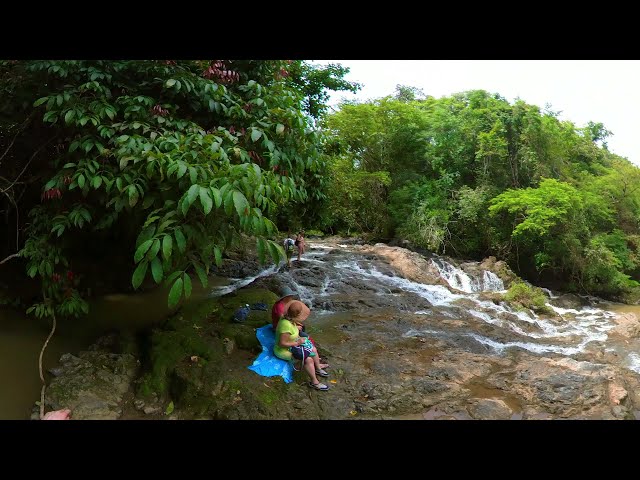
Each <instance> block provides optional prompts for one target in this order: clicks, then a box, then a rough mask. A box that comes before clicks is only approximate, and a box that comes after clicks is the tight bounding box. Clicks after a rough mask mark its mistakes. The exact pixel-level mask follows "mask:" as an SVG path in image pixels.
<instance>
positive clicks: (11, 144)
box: [0, 112, 35, 163]
mask: <svg viewBox="0 0 640 480" xmlns="http://www.w3.org/2000/svg"><path fill="white" fill-rule="evenodd" d="M34 115H35V112H33V113H32V114H31V115H29V116H28V117H27V119H26V120H25V121H24V124H23V125H22V128H21V129H20V130H18V131H17V132H16V134H15V135H14V136H13V140H11V143H10V144H9V146H8V147H7V149H6V150H5V151H4V153H3V154H2V156H1V157H0V163H1V162H2V159H3V158H4V157H5V155H6V154H7V153H9V150H11V147H12V146H13V143H14V142H15V141H16V138H18V135H19V134H20V133H21V132H22V131H23V130H24V129H25V128H26V126H27V124H28V123H29V121H30V120H31V119H32V118H33V116H34Z"/></svg>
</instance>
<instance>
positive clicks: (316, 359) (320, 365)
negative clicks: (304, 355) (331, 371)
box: [311, 347, 329, 369]
mask: <svg viewBox="0 0 640 480" xmlns="http://www.w3.org/2000/svg"><path fill="white" fill-rule="evenodd" d="M312 351H313V353H315V354H316V356H315V357H311V358H313V363H315V365H316V368H317V369H325V368H327V367H328V366H329V364H328V363H320V354H319V353H318V349H317V348H316V347H313V349H312Z"/></svg>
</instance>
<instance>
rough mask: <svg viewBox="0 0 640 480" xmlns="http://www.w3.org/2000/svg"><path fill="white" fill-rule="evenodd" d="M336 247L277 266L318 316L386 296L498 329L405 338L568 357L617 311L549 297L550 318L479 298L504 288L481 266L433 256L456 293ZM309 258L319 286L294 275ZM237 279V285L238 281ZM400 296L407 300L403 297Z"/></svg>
mask: <svg viewBox="0 0 640 480" xmlns="http://www.w3.org/2000/svg"><path fill="white" fill-rule="evenodd" d="M335 248H336V247H335V245H334V246H330V247H325V246H324V245H322V244H319V245H318V244H316V245H314V248H312V249H310V250H309V251H308V252H307V253H305V255H304V257H303V263H302V264H298V265H295V262H294V266H293V267H292V269H291V270H289V271H287V270H283V269H282V270H280V272H279V273H278V275H279V276H280V277H281V280H282V281H283V282H284V283H286V284H288V285H290V286H291V288H293V289H294V290H295V291H296V293H298V294H299V295H300V297H301V299H302V300H303V301H304V302H306V303H307V304H309V306H311V307H312V308H313V309H314V312H316V313H317V314H318V315H323V314H329V313H331V312H335V311H336V310H340V308H339V307H338V308H336V307H335V306H334V305H336V303H335V302H334V303H331V299H336V298H340V299H341V301H343V302H342V303H341V304H343V303H344V302H348V301H351V302H354V301H356V300H361V301H362V302H364V304H366V303H367V301H368V300H367V299H372V298H374V297H375V298H377V299H378V300H377V302H381V301H382V300H386V301H387V303H386V304H385V305H389V306H391V307H392V308H393V305H399V307H397V308H400V309H402V310H404V309H406V308H410V306H411V305H415V308H414V309H413V313H414V314H416V315H421V316H423V318H429V317H433V315H434V314H437V315H439V316H441V317H445V318H455V319H465V318H467V319H470V318H474V319H477V320H479V321H480V322H481V323H484V324H486V325H490V326H491V328H493V329H497V330H495V332H496V335H497V336H495V337H494V336H493V335H492V334H491V333H489V334H487V333H486V332H485V331H484V330H483V332H482V333H481V332H479V331H474V330H473V329H472V328H470V329H467V330H466V331H460V332H451V331H449V332H447V331H444V330H442V331H441V330H439V329H434V328H425V329H424V330H421V329H415V328H414V329H407V331H406V332H404V335H405V336H407V337H411V336H425V335H427V336H435V337H438V336H446V337H455V336H456V335H457V336H459V337H467V338H471V339H474V340H475V341H476V342H478V343H480V344H482V345H484V346H485V347H487V348H489V349H491V350H493V351H494V352H495V354H496V355H500V354H503V353H504V352H506V351H509V350H510V349H513V348H521V349H524V350H527V351H529V352H531V353H535V354H559V355H564V356H569V357H571V356H573V355H576V354H579V353H582V352H585V350H586V349H587V348H589V346H590V345H592V344H606V342H607V339H608V334H607V332H609V331H610V330H611V329H613V328H614V327H615V324H614V322H613V321H612V319H613V318H614V317H615V314H614V313H613V312H609V311H606V310H603V309H599V308H593V307H585V308H576V309H563V308H560V307H557V306H554V305H552V304H548V306H549V307H550V308H551V309H553V311H554V312H555V313H556V314H557V315H558V317H560V318H558V317H556V318H553V317H551V318H549V316H539V315H536V314H535V313H533V312H531V311H528V312H525V311H515V310H513V309H512V308H511V307H509V306H508V305H506V304H505V303H500V304H496V303H493V302H491V301H483V300H480V299H479V298H478V296H479V295H478V293H479V292H482V291H496V292H500V291H504V284H503V282H502V280H501V279H500V278H499V277H498V276H497V275H495V274H494V273H493V272H490V271H486V270H478V271H479V272H482V273H481V274H480V273H479V274H478V275H477V276H471V275H469V274H468V273H466V272H465V271H463V270H461V269H460V268H458V267H455V266H453V265H451V264H450V263H448V262H447V261H445V260H444V259H442V258H440V257H436V258H433V259H432V262H433V263H434V265H436V267H437V268H438V271H439V272H440V274H441V276H442V278H443V279H445V280H446V281H447V283H448V284H449V285H450V286H451V287H452V288H454V289H456V291H457V292H456V293H453V292H452V291H451V290H449V289H448V288H446V287H445V286H442V285H427V284H423V283H419V282H414V281H411V280H408V279H406V278H403V277H401V276H398V275H396V274H394V273H392V272H389V270H388V269H387V268H382V264H381V262H376V261H375V259H371V258H370V257H368V256H367V257H365V256H362V255H358V252H357V249H356V248H354V247H353V246H348V245H341V246H339V249H340V255H328V253H329V252H330V251H332V250H335ZM314 265H317V266H321V265H322V266H324V267H326V269H325V270H324V271H323V274H324V275H325V277H324V278H322V280H321V281H318V282H316V283H317V286H313V285H311V284H308V283H307V282H300V281H298V280H300V278H304V277H305V276H306V275H307V274H308V273H309V274H310V272H311V270H310V269H313V268H316V269H317V268H318V267H314ZM271 273H273V270H269V269H267V270H265V271H264V272H262V273H261V274H260V275H259V276H263V275H269V274H271ZM247 280H249V281H247V282H245V281H243V282H242V284H247V283H250V281H252V279H247ZM234 285H236V288H238V287H239V286H240V285H241V284H240V283H236V284H234ZM354 285H356V287H357V289H356V290H354V289H353V286H354ZM365 285H366V288H365V287H364V286H365ZM227 288H231V287H227ZM460 292H464V293H460ZM549 293H551V292H549ZM371 295H373V297H371ZM550 296H551V295H550ZM405 297H407V298H408V300H405V301H404V302H403V298H405ZM345 298H346V300H345ZM411 298H414V299H420V302H422V303H423V304H424V305H431V306H432V307H431V308H424V307H423V306H422V305H418V303H419V301H417V300H411ZM381 299H382V300H381ZM460 301H464V302H467V304H469V302H471V303H470V304H473V305H475V306H474V307H472V308H471V307H468V306H465V307H460V306H459V305H458V303H459V302H460ZM372 302H374V301H373V300H372ZM327 305H328V307H326V306H327ZM466 321H468V320H466ZM500 332H502V333H500ZM498 333H499V334H498ZM505 338H506V339H507V340H505ZM625 355H626V357H627V359H626V365H627V368H629V369H631V370H634V371H638V372H639V373H640V357H639V356H637V355H636V356H634V355H635V354H634V353H633V352H627V353H625Z"/></svg>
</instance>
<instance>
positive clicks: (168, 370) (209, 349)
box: [140, 324, 221, 396]
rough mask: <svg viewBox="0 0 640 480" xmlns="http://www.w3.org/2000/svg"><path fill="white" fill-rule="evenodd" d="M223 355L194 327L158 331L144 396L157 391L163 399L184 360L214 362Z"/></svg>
mask: <svg viewBox="0 0 640 480" xmlns="http://www.w3.org/2000/svg"><path fill="white" fill-rule="evenodd" d="M178 325H179V324H178ZM220 355H221V350H220V349H215V348H214V346H213V343H212V342H207V341H205V340H204V338H202V336H201V334H200V331H199V330H197V329H195V328H194V327H193V326H192V325H182V326H180V327H179V328H178V329H177V330H175V331H161V330H154V332H153V333H152V336H151V351H150V355H149V356H150V360H151V369H150V372H148V373H147V374H146V375H145V376H144V378H143V381H142V384H141V388H140V393H141V394H142V395H143V396H147V395H149V394H150V393H151V392H155V393H157V394H158V395H161V396H162V395H164V394H165V393H166V392H167V387H168V379H169V377H170V375H171V374H172V373H173V370H174V369H175V368H176V366H177V365H178V364H179V363H180V362H181V361H183V360H185V359H187V358H190V357H191V356H198V357H201V358H203V359H204V360H212V359H216V358H219V357H220Z"/></svg>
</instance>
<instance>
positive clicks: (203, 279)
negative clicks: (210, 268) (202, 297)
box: [193, 262, 209, 288]
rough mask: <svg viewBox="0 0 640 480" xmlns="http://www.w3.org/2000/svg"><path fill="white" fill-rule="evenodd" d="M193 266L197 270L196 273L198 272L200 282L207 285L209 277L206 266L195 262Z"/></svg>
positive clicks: (204, 285)
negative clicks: (203, 266)
mask: <svg viewBox="0 0 640 480" xmlns="http://www.w3.org/2000/svg"><path fill="white" fill-rule="evenodd" d="M193 267H194V268H195V270H196V273H197V274H198V278H199V279H200V283H201V284H202V286H203V287H205V288H206V287H207V285H208V284H209V279H208V277H207V274H206V273H205V271H204V268H202V266H201V265H200V264H199V263H196V262H194V264H193Z"/></svg>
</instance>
